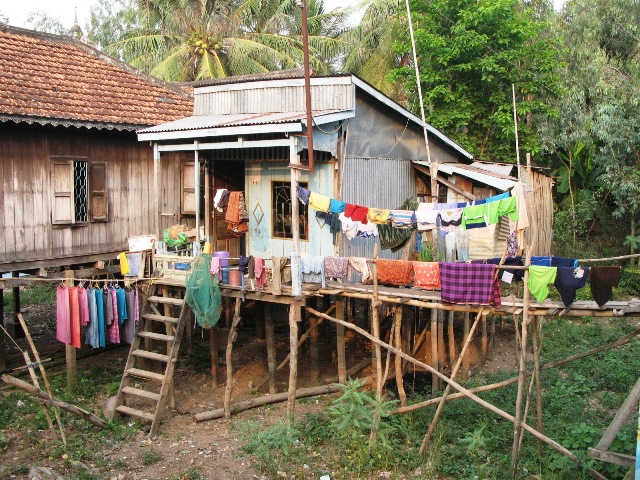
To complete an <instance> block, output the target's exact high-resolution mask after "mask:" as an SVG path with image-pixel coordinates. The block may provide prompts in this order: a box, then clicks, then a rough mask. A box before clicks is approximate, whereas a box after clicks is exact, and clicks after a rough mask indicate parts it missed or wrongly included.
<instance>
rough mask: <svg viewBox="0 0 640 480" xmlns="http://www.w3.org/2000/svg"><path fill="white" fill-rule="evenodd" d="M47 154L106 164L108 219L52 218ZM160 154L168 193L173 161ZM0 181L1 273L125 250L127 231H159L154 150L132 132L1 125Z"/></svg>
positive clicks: (164, 183) (75, 260) (165, 188)
mask: <svg viewBox="0 0 640 480" xmlns="http://www.w3.org/2000/svg"><path fill="white" fill-rule="evenodd" d="M51 157H75V158H78V159H85V158H86V159H87V161H89V162H106V163H107V192H108V206H109V219H108V221H107V222H95V223H94V222H89V223H85V224H82V225H77V226H66V225H65V226H61V225H55V226H54V225H52V224H51V204H52V202H51V198H52V191H51V186H50V164H51ZM166 157H168V155H167V156H163V161H164V165H166V167H167V168H166V171H165V170H163V177H164V179H166V181H163V182H162V184H163V189H164V191H165V193H166V194H167V195H170V194H172V193H171V192H172V190H173V187H172V183H173V181H172V179H175V177H174V176H173V172H172V171H170V169H171V168H170V165H171V164H175V163H177V162H175V161H173V162H172V161H166V160H167V158H166ZM173 157H174V158H175V156H173ZM178 179H179V175H178ZM0 186H2V196H1V198H0V238H2V240H3V241H1V242H0V271H11V270H17V269H23V270H24V269H28V268H37V267H46V266H48V265H49V264H50V263H51V262H50V261H52V260H55V261H56V262H57V263H58V264H60V262H61V261H65V260H66V259H68V261H69V264H72V263H74V262H75V263H78V260H79V259H81V258H82V257H87V256H92V255H99V254H107V253H109V254H110V253H111V252H115V251H122V250H124V249H126V248H127V238H128V237H131V236H136V235H144V234H150V233H156V234H157V233H158V232H157V220H156V217H155V214H154V211H155V208H154V193H153V158H152V149H151V147H150V146H149V144H147V143H139V142H138V141H137V139H136V136H135V134H134V133H132V132H119V131H109V130H95V129H86V128H73V127H69V128H65V127H48V126H40V125H35V124H34V125H26V124H20V125H16V124H12V123H8V122H7V123H4V124H2V126H1V128H0ZM177 186H178V188H177V190H178V192H179V183H178V184H177ZM178 194H179V193H178ZM169 203H171V201H169ZM167 207H168V208H172V207H171V206H170V205H167Z"/></svg>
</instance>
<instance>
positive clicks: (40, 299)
mask: <svg viewBox="0 0 640 480" xmlns="http://www.w3.org/2000/svg"><path fill="white" fill-rule="evenodd" d="M55 301H56V288H55V287H54V286H51V285H47V284H45V285H34V286H33V287H20V304H21V305H42V304H45V303H53V302H55ZM3 303H4V305H5V306H8V307H10V311H12V312H13V291H7V292H5V294H4V298H3Z"/></svg>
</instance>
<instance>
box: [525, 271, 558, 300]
mask: <svg viewBox="0 0 640 480" xmlns="http://www.w3.org/2000/svg"><path fill="white" fill-rule="evenodd" d="M557 273H558V268H557V267H541V266H538V265H531V266H529V291H530V292H531V294H532V295H533V296H534V297H535V299H536V300H537V301H538V303H542V302H544V301H545V299H546V298H547V297H548V296H549V284H551V283H553V282H555V281H556V274H557Z"/></svg>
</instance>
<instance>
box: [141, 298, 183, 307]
mask: <svg viewBox="0 0 640 480" xmlns="http://www.w3.org/2000/svg"><path fill="white" fill-rule="evenodd" d="M147 300H149V301H150V302H154V303H166V304H169V305H177V306H182V304H183V303H184V299H182V298H173V297H158V296H153V297H149V298H147Z"/></svg>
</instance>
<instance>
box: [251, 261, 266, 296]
mask: <svg viewBox="0 0 640 480" xmlns="http://www.w3.org/2000/svg"><path fill="white" fill-rule="evenodd" d="M253 260H254V269H255V270H254V275H255V277H256V283H257V284H258V288H259V289H260V290H264V287H265V286H266V285H267V269H266V268H264V258H260V257H255V258H254V259H253Z"/></svg>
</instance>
